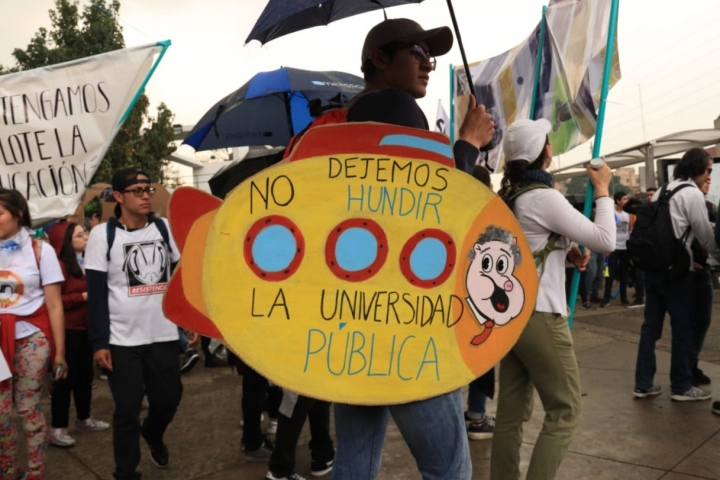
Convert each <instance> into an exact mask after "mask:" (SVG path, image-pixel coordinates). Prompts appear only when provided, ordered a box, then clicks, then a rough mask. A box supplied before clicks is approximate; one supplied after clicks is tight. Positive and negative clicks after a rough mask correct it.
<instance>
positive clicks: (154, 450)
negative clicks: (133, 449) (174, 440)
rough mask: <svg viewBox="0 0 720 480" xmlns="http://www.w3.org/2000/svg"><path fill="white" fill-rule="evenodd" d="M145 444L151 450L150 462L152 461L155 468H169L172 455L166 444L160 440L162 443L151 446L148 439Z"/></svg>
mask: <svg viewBox="0 0 720 480" xmlns="http://www.w3.org/2000/svg"><path fill="white" fill-rule="evenodd" d="M141 435H142V433H141ZM142 437H143V438H145V435H142ZM145 443H147V446H148V447H149V448H150V460H152V462H153V463H154V464H155V466H156V467H158V468H167V467H168V465H170V453H169V452H168V449H167V445H165V442H163V441H162V440H160V442H158V443H156V444H151V443H150V442H149V441H148V439H147V438H145Z"/></svg>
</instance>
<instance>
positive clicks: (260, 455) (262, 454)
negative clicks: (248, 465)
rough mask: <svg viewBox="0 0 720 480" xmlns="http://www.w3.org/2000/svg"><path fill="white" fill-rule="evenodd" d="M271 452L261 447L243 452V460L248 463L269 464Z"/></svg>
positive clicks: (265, 447) (263, 446) (264, 446)
mask: <svg viewBox="0 0 720 480" xmlns="http://www.w3.org/2000/svg"><path fill="white" fill-rule="evenodd" d="M271 455H272V450H271V449H269V448H268V447H267V446H266V445H261V446H260V448H258V449H257V450H247V449H246V450H245V460H247V461H248V462H269V461H270V456H271Z"/></svg>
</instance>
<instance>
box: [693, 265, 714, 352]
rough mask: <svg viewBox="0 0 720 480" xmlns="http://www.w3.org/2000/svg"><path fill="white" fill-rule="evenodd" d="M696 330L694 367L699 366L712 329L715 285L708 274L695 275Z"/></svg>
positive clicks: (694, 335)
mask: <svg viewBox="0 0 720 480" xmlns="http://www.w3.org/2000/svg"><path fill="white" fill-rule="evenodd" d="M694 277H695V328H693V346H692V349H693V352H692V362H693V365H695V364H697V362H698V358H699V357H700V351H701V350H702V347H703V343H705V335H707V331H708V328H710V320H711V319H712V306H713V285H712V279H711V278H710V274H709V273H708V272H700V273H695V274H694Z"/></svg>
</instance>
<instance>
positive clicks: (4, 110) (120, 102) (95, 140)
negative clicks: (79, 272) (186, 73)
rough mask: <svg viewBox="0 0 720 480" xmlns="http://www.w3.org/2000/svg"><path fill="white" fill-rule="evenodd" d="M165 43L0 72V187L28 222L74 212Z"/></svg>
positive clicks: (165, 46)
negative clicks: (21, 199) (22, 204)
mask: <svg viewBox="0 0 720 480" xmlns="http://www.w3.org/2000/svg"><path fill="white" fill-rule="evenodd" d="M169 44H170V43H169V42H162V43H158V44H152V45H145V46H141V47H135V48H128V49H125V50H117V51H114V52H109V53H105V54H102V55H95V56H93V57H87V58H83V59H80V60H75V61H72V62H66V63H62V64H58V65H51V66H48V67H43V68H37V69H34V70H27V71H24V72H18V73H14V74H10V75H3V76H0V186H1V187H3V188H14V189H16V190H19V191H20V192H21V193H22V194H23V195H24V196H25V198H26V199H27V200H28V203H29V205H30V215H31V217H32V218H33V220H34V221H35V223H36V224H37V223H41V222H42V221H43V220H50V219H54V218H60V217H64V216H66V215H70V214H72V213H73V212H74V211H75V208H76V206H77V204H78V203H79V202H80V200H81V198H82V195H83V193H84V192H85V189H86V188H87V187H88V186H89V185H90V182H91V181H92V177H93V175H94V173H95V171H96V170H97V168H98V166H99V165H100V162H101V161H102V159H103V156H104V155H105V152H106V151H107V149H108V147H109V146H110V143H111V142H112V140H113V138H115V134H116V133H117V131H118V130H119V128H120V126H121V125H122V123H123V121H124V120H125V117H126V116H127V115H128V114H129V112H130V109H131V108H132V106H133V105H134V103H135V101H136V100H137V97H138V96H139V95H140V93H141V90H142V88H143V87H144V85H145V83H147V81H148V79H149V77H150V75H151V74H152V69H154V67H155V65H157V62H159V60H160V58H158V59H157V61H156V60H155V56H156V55H157V54H159V53H161V52H164V50H165V49H166V48H167V47H168V46H169Z"/></svg>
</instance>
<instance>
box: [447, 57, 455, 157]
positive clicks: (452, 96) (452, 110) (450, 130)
mask: <svg viewBox="0 0 720 480" xmlns="http://www.w3.org/2000/svg"><path fill="white" fill-rule="evenodd" d="M448 137H450V145H455V67H453V64H452V63H451V64H450V125H448Z"/></svg>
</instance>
